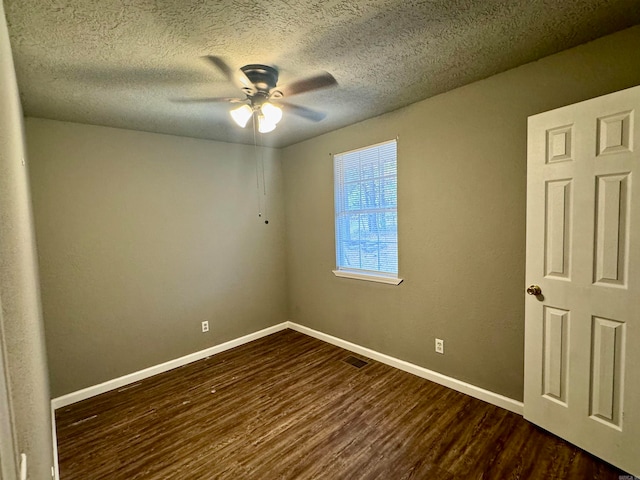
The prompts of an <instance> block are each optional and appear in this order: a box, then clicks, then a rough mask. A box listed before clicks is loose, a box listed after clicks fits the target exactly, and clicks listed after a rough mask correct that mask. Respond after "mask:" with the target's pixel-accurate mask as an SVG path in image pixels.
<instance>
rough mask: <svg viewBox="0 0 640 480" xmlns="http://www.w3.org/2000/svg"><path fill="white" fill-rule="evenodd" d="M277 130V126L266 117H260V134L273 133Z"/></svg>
mask: <svg viewBox="0 0 640 480" xmlns="http://www.w3.org/2000/svg"><path fill="white" fill-rule="evenodd" d="M275 129H276V124H275V123H273V122H270V121H269V119H268V118H267V117H265V116H264V115H258V131H259V132H260V133H269V132H273V131H274V130H275Z"/></svg>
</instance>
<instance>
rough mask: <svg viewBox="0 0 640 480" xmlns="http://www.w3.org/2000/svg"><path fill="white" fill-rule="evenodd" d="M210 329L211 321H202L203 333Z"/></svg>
mask: <svg viewBox="0 0 640 480" xmlns="http://www.w3.org/2000/svg"><path fill="white" fill-rule="evenodd" d="M208 331H209V322H208V321H207V320H205V321H204V322H202V333H207V332H208Z"/></svg>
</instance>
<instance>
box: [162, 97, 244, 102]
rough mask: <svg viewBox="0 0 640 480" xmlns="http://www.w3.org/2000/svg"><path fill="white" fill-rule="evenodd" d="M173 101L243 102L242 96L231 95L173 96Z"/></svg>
mask: <svg viewBox="0 0 640 480" xmlns="http://www.w3.org/2000/svg"><path fill="white" fill-rule="evenodd" d="M171 101H172V102H176V103H223V102H225V103H241V102H244V100H243V99H242V98H229V97H203V98H172V99H171Z"/></svg>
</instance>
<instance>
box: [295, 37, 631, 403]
mask: <svg viewBox="0 0 640 480" xmlns="http://www.w3.org/2000/svg"><path fill="white" fill-rule="evenodd" d="M639 44H640V27H634V28H632V29H629V30H626V31H623V32H620V33H618V34H615V35H611V36H609V37H605V38H602V39H600V40H597V41H595V42H592V43H589V44H586V45H583V46H581V47H578V48H574V49H572V50H568V51H565V52H562V53H560V54H557V55H554V56H551V57H547V58H545V59H543V60H540V61H538V62H534V63H531V64H528V65H525V66H523V67H520V68H517V69H514V70H511V71H508V72H505V73H502V74H499V75H496V76H494V77H491V78H488V79H486V80H483V81H480V82H476V83H473V84H471V85H468V86H466V87H463V88H460V89H457V90H454V91H451V92H449V93H445V94H443V95H439V96H437V97H434V98H431V99H429V100H426V101H423V102H419V103H416V104H414V105H411V106H409V107H407V108H404V109H401V110H398V111H396V112H392V113H390V114H387V115H383V116H381V117H378V118H375V119H372V120H368V121H365V122H362V123H359V124H356V125H352V126H349V127H346V128H343V129H341V130H337V131H335V132H332V133H329V134H326V135H323V136H321V137H318V138H315V139H311V140H308V141H305V142H302V143H300V144H297V145H293V146H291V147H288V148H286V149H284V151H283V155H284V156H283V165H284V178H285V198H286V218H287V227H286V232H287V236H286V238H287V259H288V263H287V266H288V292H289V319H290V320H292V321H294V322H297V323H301V324H303V325H306V326H309V327H311V328H314V329H317V330H320V331H323V332H326V333H328V334H331V335H335V336H337V337H340V338H343V339H345V340H349V341H352V342H355V343H357V344H360V345H363V346H366V347H370V348H373V349H375V350H378V351H380V352H383V353H386V354H389V355H392V356H394V357H398V358H401V359H404V360H407V361H410V362H413V363H415V364H418V365H421V366H424V367H427V368H429V369H432V370H436V371H438V372H441V373H443V374H445V375H449V376H452V377H455V378H458V379H460V380H463V381H466V382H470V383H472V384H474V385H477V386H480V387H483V388H486V389H488V390H491V391H494V392H497V393H500V394H503V395H506V396H508V397H511V398H514V399H517V400H521V399H522V396H523V344H524V296H523V295H524V288H525V285H524V265H525V205H526V192H525V180H526V141H527V138H526V134H527V116H529V115H532V114H535V113H539V112H542V111H546V110H550V109H553V108H556V107H559V106H562V105H567V104H571V103H575V102H577V101H580V100H584V99H587V98H590V97H594V96H598V95H601V94H605V93H609V92H612V91H615V90H619V89H622V88H626V87H630V86H633V85H636V84H639V83H640V55H638V45H639ZM396 136H399V143H398V176H399V179H398V183H399V186H398V189H399V192H398V196H399V198H398V208H399V213H398V219H399V226H398V230H399V235H400V239H399V261H400V267H399V269H400V276H401V277H403V278H404V283H402V284H401V285H399V286H397V287H395V286H389V285H381V284H375V283H370V282H363V281H358V280H350V279H343V278H336V277H334V276H333V274H332V273H331V270H332V268H334V267H335V247H334V224H333V221H334V219H333V183H332V182H333V180H332V179H333V172H332V168H333V166H332V159H331V157H330V154H331V153H336V152H342V151H345V150H349V149H353V148H357V147H361V146H364V145H367V144H372V143H377V142H380V141H383V140H388V139H391V138H394V137H396ZM435 337H439V338H442V339H444V340H445V355H438V354H436V353H435V352H434V338H435Z"/></svg>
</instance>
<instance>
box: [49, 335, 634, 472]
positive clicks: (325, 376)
mask: <svg viewBox="0 0 640 480" xmlns="http://www.w3.org/2000/svg"><path fill="white" fill-rule="evenodd" d="M350 355H352V354H351V353H350V352H347V351H346V350H343V349H341V348H338V347H335V346H333V345H329V344H326V343H324V342H321V341H319V340H316V339H314V338H311V337H308V336H306V335H303V334H300V333H298V332H294V331H291V330H285V331H282V332H278V333H275V334H273V335H270V336H268V337H265V338H262V339H259V340H256V341H254V342H251V343H249V344H246V345H243V346H240V347H238V348H235V349H233V350H228V351H226V352H223V353H220V354H218V355H215V356H213V357H209V358H206V359H204V360H200V361H198V362H194V363H192V364H189V365H185V366H182V367H180V368H177V369H175V370H172V371H169V372H165V373H162V374H160V375H156V376H154V377H151V378H148V379H145V380H143V381H141V382H138V383H137V384H135V385H130V386H126V387H123V388H121V389H119V390H116V391H111V392H107V393H104V394H102V395H100V396H97V397H94V398H90V399H87V400H85V401H82V402H79V403H77V404H74V405H70V406H68V407H65V408H63V409H59V410H57V411H56V425H57V436H58V452H59V463H60V476H61V480H93V479H95V480H99V479H109V480H167V479H203V480H206V479H216V480H217V479H220V480H225V479H229V480H231V479H233V480H237V479H259V480H271V479H273V480H280V479H282V480H294V479H331V480H336V479H363V480H376V479H379V480H389V479H393V480H396V479H406V480H409V479H411V480H416V479H444V480H448V479H459V478H464V479H509V478H511V479H529V478H531V479H537V478H541V479H542V478H544V479H551V478H562V479H572V478H576V479H578V478H579V479H591V478H592V479H605V480H609V479H611V480H618V476H619V475H622V474H623V472H621V471H619V470H617V469H615V468H614V467H612V466H610V465H608V464H606V463H604V462H602V461H600V460H598V459H596V458H594V457H592V456H590V455H589V454H587V453H585V452H583V451H581V450H580V449H578V448H576V447H574V446H572V445H570V444H568V443H566V442H564V441H562V440H561V439H559V438H557V437H554V436H553V435H551V434H549V433H547V432H545V431H543V430H541V429H539V428H537V427H535V426H534V425H531V424H530V423H528V422H526V421H525V420H524V419H523V418H522V417H520V416H518V415H516V414H514V413H511V412H508V411H506V410H503V409H500V408H498V407H495V406H493V405H490V404H487V403H485V402H482V401H480V400H477V399H474V398H472V397H469V396H467V395H464V394H462V393H459V392H456V391H454V390H450V389H448V388H446V387H442V386H440V385H437V384H435V383H432V382H429V381H428V380H424V379H422V378H419V377H416V376H414V375H411V374H409V373H406V372H403V371H400V370H397V369H394V368H392V367H389V366H387V365H384V364H381V363H379V362H376V361H373V360H370V359H366V358H363V357H357V358H362V359H363V360H365V361H367V362H368V364H367V365H365V366H363V367H362V368H356V367H355V366H353V365H350V364H349V363H346V362H345V361H344V360H345V359H346V358H347V357H348V356H350Z"/></svg>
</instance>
